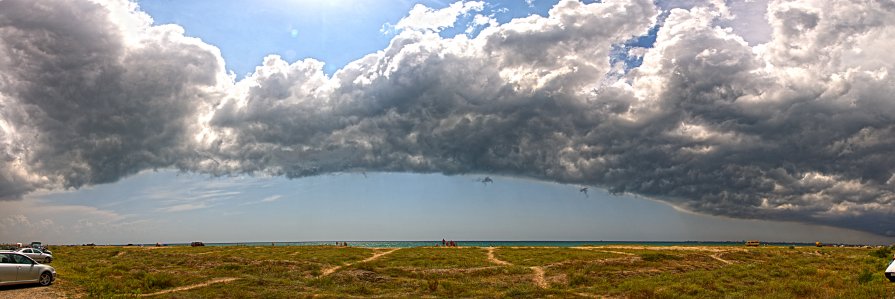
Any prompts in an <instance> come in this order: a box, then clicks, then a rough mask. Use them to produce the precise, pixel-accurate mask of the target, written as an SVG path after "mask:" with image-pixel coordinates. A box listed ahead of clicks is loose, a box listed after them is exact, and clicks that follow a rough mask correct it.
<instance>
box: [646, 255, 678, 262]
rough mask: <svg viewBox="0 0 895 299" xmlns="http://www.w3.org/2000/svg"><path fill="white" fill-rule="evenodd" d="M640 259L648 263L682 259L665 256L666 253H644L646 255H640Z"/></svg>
mask: <svg viewBox="0 0 895 299" xmlns="http://www.w3.org/2000/svg"><path fill="white" fill-rule="evenodd" d="M640 258H642V259H643V260H644V261H647V262H658V261H664V260H679V259H681V258H680V257H678V256H674V255H670V254H665V253H644V254H641V255H640Z"/></svg>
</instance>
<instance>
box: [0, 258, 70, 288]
mask: <svg viewBox="0 0 895 299" xmlns="http://www.w3.org/2000/svg"><path fill="white" fill-rule="evenodd" d="M55 280H56V269H55V268H53V267H51V266H49V265H43V264H38V263H37V262H36V261H34V260H33V259H31V258H29V257H28V256H26V255H24V254H20V253H18V252H0V285H13V284H25V283H37V284H40V285H42V286H48V285H50V284H52V283H53V281H55Z"/></svg>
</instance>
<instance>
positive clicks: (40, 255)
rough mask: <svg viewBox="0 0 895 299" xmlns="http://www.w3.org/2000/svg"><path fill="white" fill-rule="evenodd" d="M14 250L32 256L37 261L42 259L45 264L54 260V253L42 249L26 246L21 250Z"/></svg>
mask: <svg viewBox="0 0 895 299" xmlns="http://www.w3.org/2000/svg"><path fill="white" fill-rule="evenodd" d="M14 252H16V253H21V254H24V255H26V256H28V257H30V258H31V259H33V260H35V261H40V262H41V263H44V264H49V263H51V262H53V255H52V254H46V253H44V252H43V251H40V249H36V248H27V247H26V248H20V249H19V250H16V251H14Z"/></svg>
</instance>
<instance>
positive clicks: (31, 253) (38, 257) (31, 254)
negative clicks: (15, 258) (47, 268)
mask: <svg viewBox="0 0 895 299" xmlns="http://www.w3.org/2000/svg"><path fill="white" fill-rule="evenodd" d="M38 252H40V251H38V250H36V249H31V248H28V249H25V251H24V253H25V255H27V256H28V257H30V258H31V259H33V260H35V261H40V260H43V256H42V254H41V253H38Z"/></svg>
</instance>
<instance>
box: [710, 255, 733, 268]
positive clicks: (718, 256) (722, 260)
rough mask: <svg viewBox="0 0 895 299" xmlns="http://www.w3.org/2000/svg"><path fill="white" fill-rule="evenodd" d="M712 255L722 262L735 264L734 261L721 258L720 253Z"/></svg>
mask: <svg viewBox="0 0 895 299" xmlns="http://www.w3.org/2000/svg"><path fill="white" fill-rule="evenodd" d="M710 257H712V258H713V259H716V260H718V261H720V262H722V263H725V264H728V265H730V264H733V262H731V261H728V260H725V259H723V258H721V254H720V253H717V254H713V255H710Z"/></svg>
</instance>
